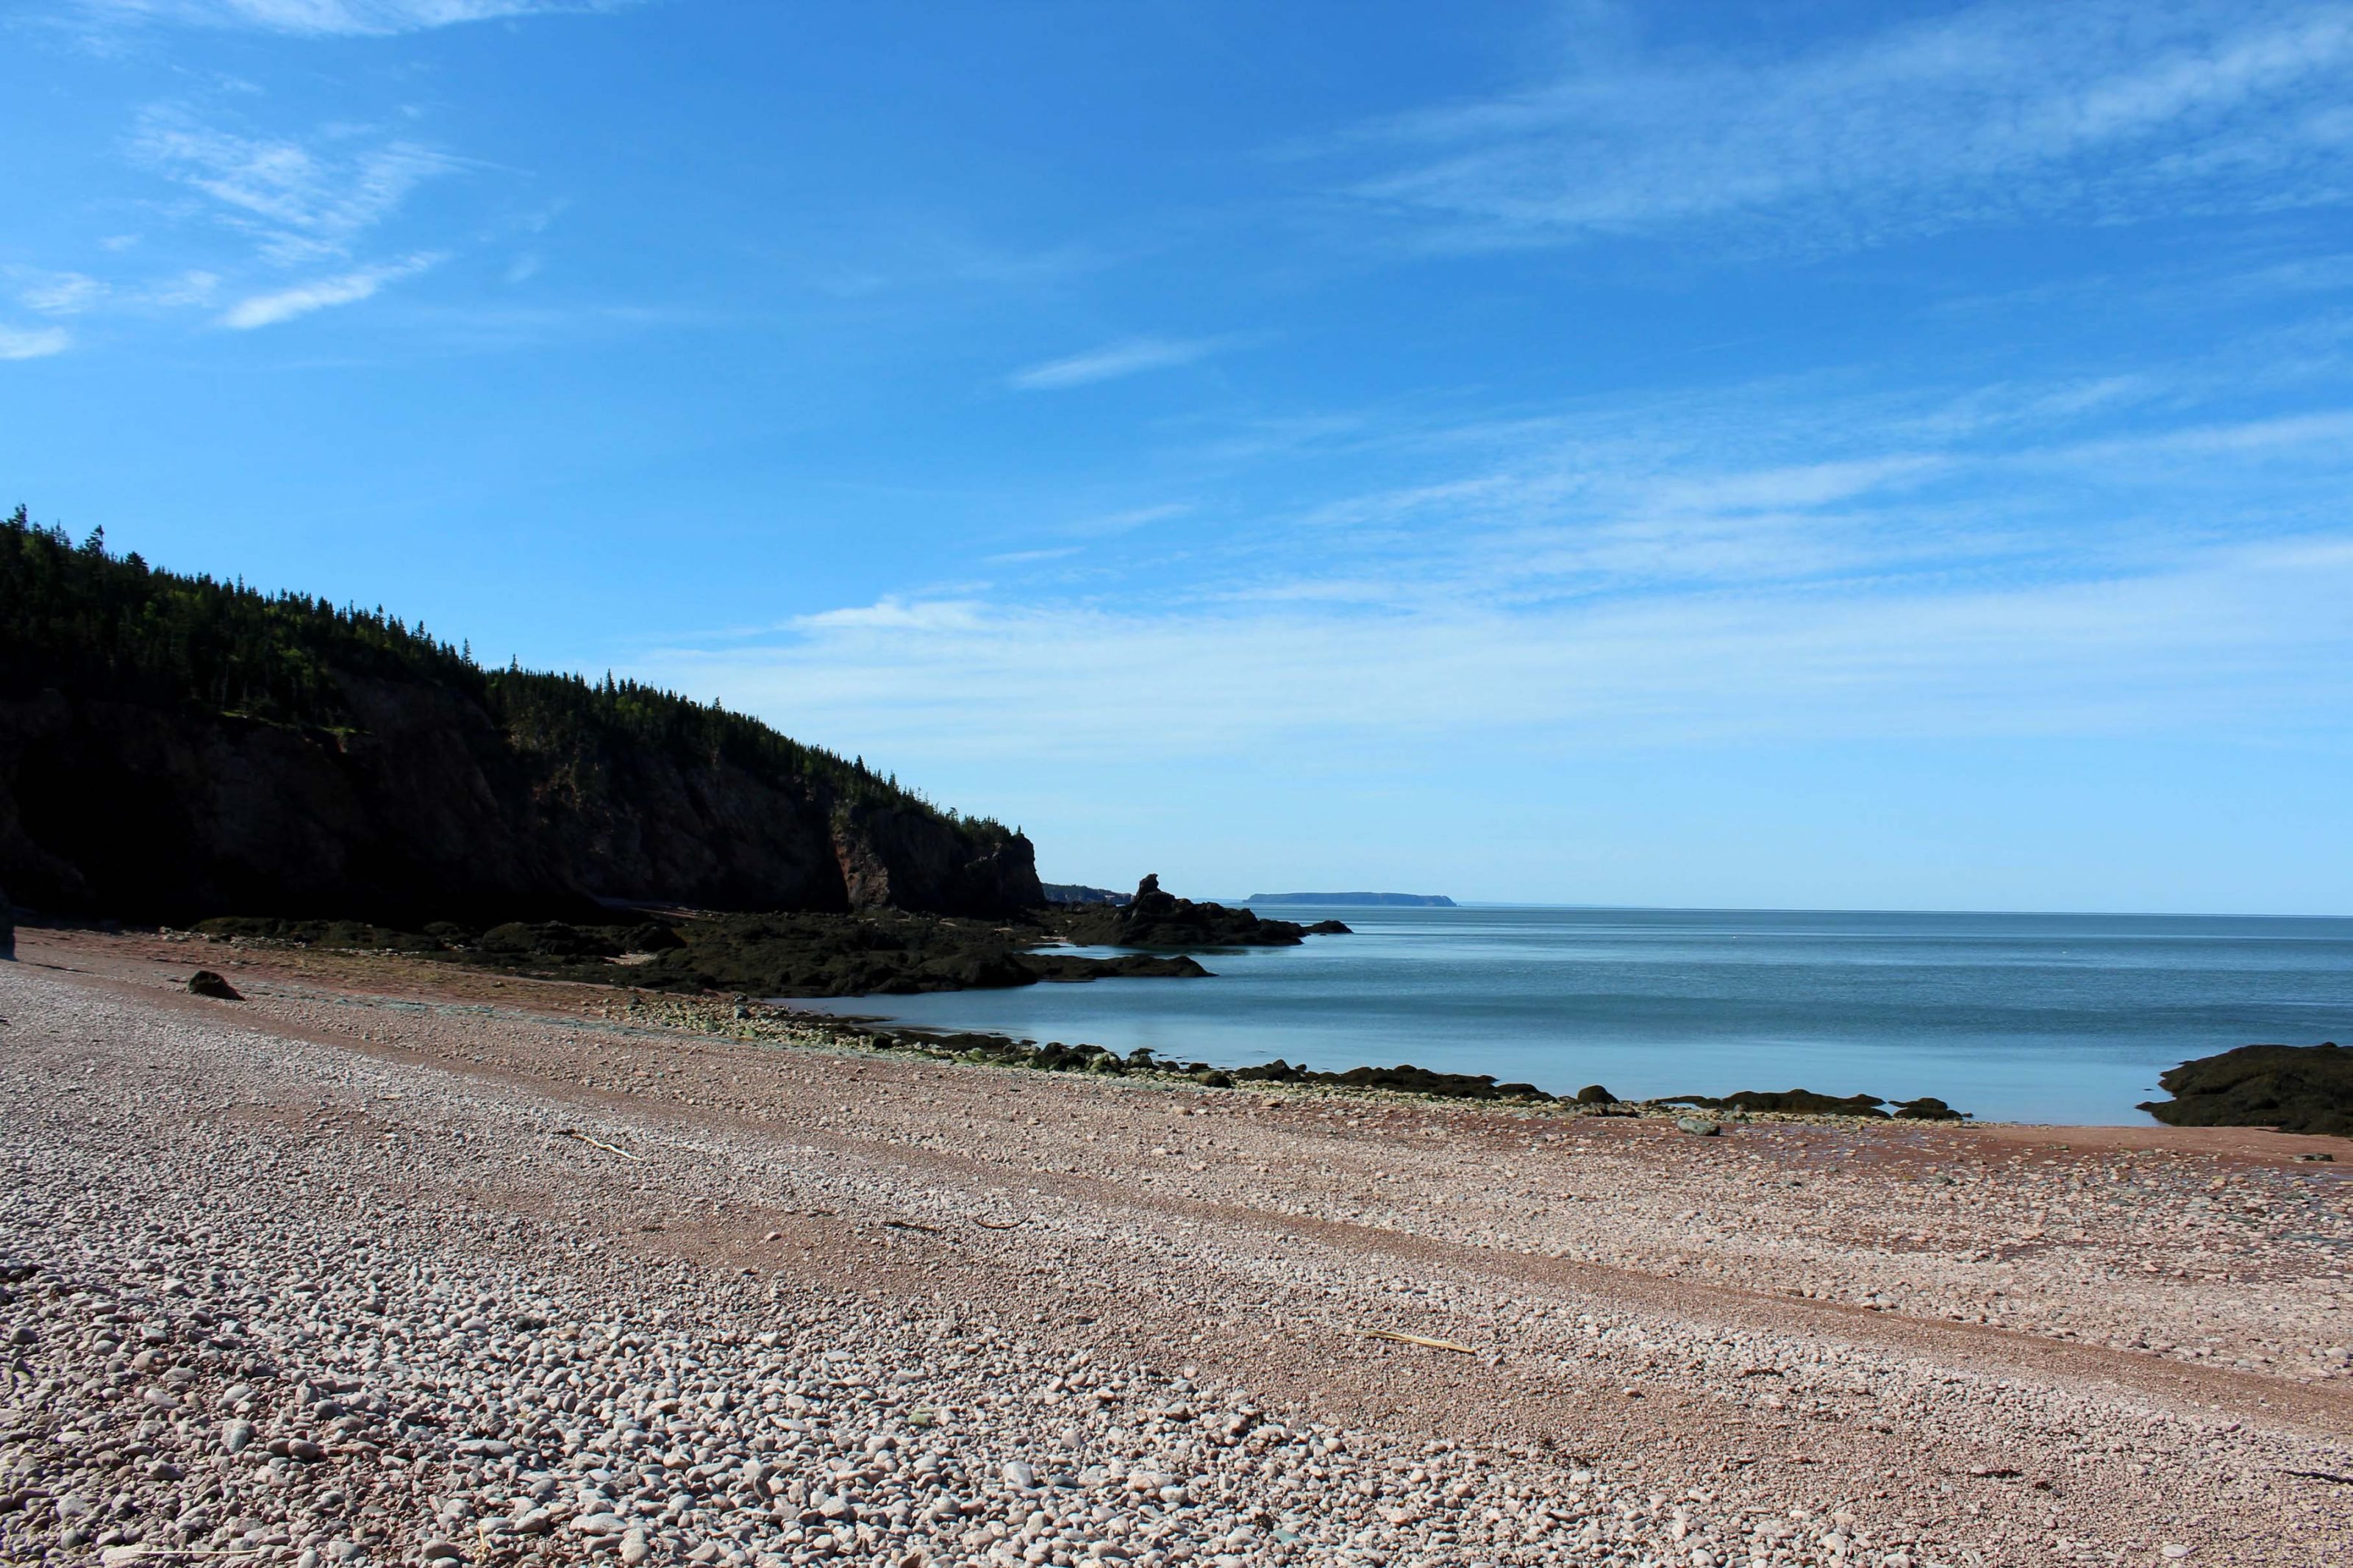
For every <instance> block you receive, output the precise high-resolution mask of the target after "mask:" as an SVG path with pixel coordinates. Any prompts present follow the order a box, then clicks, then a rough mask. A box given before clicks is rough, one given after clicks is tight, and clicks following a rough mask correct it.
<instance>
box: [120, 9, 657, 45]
mask: <svg viewBox="0 0 2353 1568" xmlns="http://www.w3.org/2000/svg"><path fill="white" fill-rule="evenodd" d="M613 8H615V7H614V5H611V4H597V3H596V0H85V5H84V10H85V11H87V12H88V13H90V14H91V15H93V16H96V17H98V18H100V20H104V21H113V22H155V23H164V24H169V25H174V26H195V27H222V28H247V29H253V30H257V31H262V32H272V33H290V34H294V35H297V36H304V37H354V36H356V37H383V36H386V35H389V34H394V33H413V32H421V31H424V30H426V29H427V28H432V27H448V26H458V25H460V24H463V23H467V22H489V21H497V20H501V19H503V18H512V17H522V16H549V15H557V14H563V13H566V12H581V11H598V10H610V9H613Z"/></svg>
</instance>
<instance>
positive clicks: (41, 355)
mask: <svg viewBox="0 0 2353 1568" xmlns="http://www.w3.org/2000/svg"><path fill="white" fill-rule="evenodd" d="M71 347H73V334H72V333H71V332H69V331H66V330H65V329H64V328H63V327H0V360H20V359H47V357H48V356H49V355H51V354H61V353H65V352H66V350H68V349H69V348H71Z"/></svg>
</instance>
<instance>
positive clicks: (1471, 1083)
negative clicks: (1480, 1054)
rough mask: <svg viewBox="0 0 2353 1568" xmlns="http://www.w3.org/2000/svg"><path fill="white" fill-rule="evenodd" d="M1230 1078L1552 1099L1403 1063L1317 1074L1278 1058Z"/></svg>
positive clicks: (1447, 1096)
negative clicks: (1387, 1066)
mask: <svg viewBox="0 0 2353 1568" xmlns="http://www.w3.org/2000/svg"><path fill="white" fill-rule="evenodd" d="M1228 1076H1229V1077H1230V1078H1231V1079H1233V1081H1235V1082H1237V1083H1298V1084H1319V1083H1320V1084H1330V1085H1332V1086H1333V1087H1334V1088H1336V1089H1392V1090H1395V1091H1397V1092H1398V1093H1401V1094H1427V1095H1434V1096H1436V1097H1438V1098H1440V1099H1443V1100H1533V1101H1536V1102H1539V1103H1542V1102H1548V1101H1550V1100H1552V1099H1553V1096H1551V1095H1549V1094H1546V1092H1545V1091H1544V1090H1543V1089H1538V1088H1537V1087H1536V1086H1535V1085H1534V1084H1532V1083H1497V1082H1496V1081H1495V1078H1494V1075H1493V1073H1462V1072H1433V1071H1431V1070H1430V1068H1418V1067H1415V1066H1414V1065H1413V1064H1412V1063H1411V1062H1400V1063H1398V1065H1397V1066H1396V1067H1393V1068H1376V1067H1362V1068H1349V1069H1348V1070H1347V1071H1345V1072H1317V1071H1315V1070H1314V1068H1303V1067H1293V1066H1292V1065H1291V1064H1290V1063H1289V1062H1287V1061H1284V1060H1283V1059H1282V1058H1281V1057H1277V1058H1275V1059H1274V1060H1272V1061H1271V1062H1268V1063H1266V1064H1264V1065H1263V1066H1261V1067H1254V1068H1234V1069H1233V1070H1232V1072H1231V1073H1230V1074H1229V1075H1228Z"/></svg>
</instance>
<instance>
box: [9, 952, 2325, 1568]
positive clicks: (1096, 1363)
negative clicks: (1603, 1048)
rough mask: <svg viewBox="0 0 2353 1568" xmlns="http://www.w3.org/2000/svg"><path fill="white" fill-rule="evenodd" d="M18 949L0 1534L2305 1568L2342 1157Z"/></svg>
mask: <svg viewBox="0 0 2353 1568" xmlns="http://www.w3.org/2000/svg"><path fill="white" fill-rule="evenodd" d="M19 953H20V962H19V963H15V964H6V965H0V1015H5V1018H6V1020H7V1021H6V1025H5V1027H0V1094H5V1103H6V1105H7V1107H8V1113H7V1124H8V1127H9V1130H10V1131H9V1136H8V1138H7V1140H6V1144H5V1152H0V1157H5V1160H6V1162H7V1166H8V1177H9V1179H8V1183H7V1187H6V1194H5V1207H0V1341H5V1346H0V1350H5V1362H0V1368H5V1377H0V1562H5V1563H91V1562H94V1563H106V1564H110V1565H115V1568H120V1565H122V1564H127V1563H141V1562H157V1563H172V1562H196V1561H212V1560H215V1559H219V1560H223V1561H230V1562H239V1563H286V1564H290V1565H295V1568H320V1565H321V1564H336V1563H362V1564H391V1563H402V1564H426V1563H500V1564H518V1565H520V1564H530V1563H550V1564H553V1563H622V1564H628V1565H632V1568H634V1565H635V1564H638V1563H705V1564H709V1563H724V1564H727V1565H728V1568H749V1565H757V1568H776V1565H778V1564H800V1563H820V1562H841V1563H890V1564H895V1565H899V1568H941V1565H948V1564H1005V1565H1008V1568H1009V1565H1011V1564H1017V1563H1018V1564H1041V1563H1054V1564H1058V1565H1070V1564H1078V1563H1138V1564H1143V1565H1145V1568H1163V1565H1167V1564H1177V1563H1198V1564H1219V1565H1229V1564H1257V1563H1281V1564H1293V1563H1301V1564H1303V1563H1361V1564H1367V1565H1384V1568H1385V1565H1389V1564H1398V1565H1404V1564H1420V1563H1427V1564H1432V1565H1435V1564H1450V1565H1451V1564H1474V1563H1485V1564H1504V1563H1514V1564H1519V1563H1526V1564H1535V1563H1625V1564H1636V1563H1641V1564H1660V1565H1664V1564H1675V1565H1678V1568H1730V1565H1734V1564H1746V1563H1837V1564H1855V1563H1871V1564H1878V1565H1881V1568H1921V1565H1926V1564H1932V1563H1935V1564H1952V1565H1960V1564H1968V1565H1971V1568H1984V1565H1989V1564H1997V1563H2075V1562H2081V1563H2168V1562H2178V1561H2183V1560H2189V1561H2194V1562H2216V1563H2334V1562H2346V1561H2353V1348H2348V1347H2353V1279H2348V1264H2353V1205H2348V1188H2347V1186H2346V1183H2347V1181H2348V1179H2353V1145H2348V1144H2347V1143H2346V1142H2345V1141H2343V1140H2334V1139H2325V1138H2307V1137H2295V1136H2290V1135H2285V1134H2277V1133H2268V1132H2262V1131H2230V1130H2174V1129H2163V1128H2155V1127H2152V1128H2147V1129H2136V1128H2099V1129H2087V1128H2075V1129H2057V1128H2027V1127H2007V1126H1985V1127H1948V1126H1933V1125H1915V1124H1906V1125H1903V1126H1895V1125H1888V1124H1881V1125H1867V1124H1862V1123H1856V1122H1839V1121H1794V1120H1793V1121H1771V1120H1758V1121H1748V1122H1732V1123H1726V1124H1725V1125H1724V1126H1723V1128H1722V1130H1721V1131H1718V1132H1715V1133H1714V1134H1713V1135H1708V1136H1699V1135H1694V1133H1692V1132H1689V1131H1683V1130H1680V1129H1678V1128H1677V1126H1676V1125H1675V1123H1674V1121H1672V1120H1671V1119H1661V1118H1639V1117H1636V1118H1624V1117H1616V1118H1613V1117H1595V1116H1578V1115H1575V1114H1573V1113H1572V1112H1571V1111H1570V1110H1568V1109H1567V1108H1554V1109H1550V1110H1504V1109H1498V1108H1493V1107H1478V1106H1472V1107H1464V1106H1461V1105H1441V1104H1437V1103H1432V1102H1426V1101H1419V1100H1410V1099H1408V1098H1406V1097H1402V1096H1382V1095H1347V1094H1342V1093H1336V1092H1330V1091H1324V1090H1313V1091H1311V1090H1284V1091H1279V1092H1276V1091H1261V1090H1256V1089H1247V1090H1246V1089H1205V1088H1200V1087H1198V1086H1193V1085H1183V1084H1174V1083H1167V1082H1158V1081H1150V1080H1124V1079H1090V1078H1084V1077H1079V1076H1073V1075H1066V1074H1050V1073H1041V1072H1029V1071H1020V1070H1015V1069H1005V1068H984V1067H975V1066H967V1065H962V1064H957V1063H953V1062H941V1061H936V1060H932V1059H929V1058H922V1057H917V1056H909V1055H905V1054H886V1053H874V1052H861V1051H858V1050H855V1049H852V1048H849V1047H846V1046H844V1045H843V1044H842V1043H841V1042H839V1040H838V1039H836V1038H834V1037H831V1036H829V1035H828V1034H827V1033H825V1031H824V1030H823V1029H822V1028H821V1027H819V1026H817V1025H815V1024H814V1023H805V1022H804V1021H801V1020H797V1019H795V1018H794V1017H793V1016H790V1015H788V1014H784V1013H781V1012H776V1011H772V1010H765V1009H746V1008H739V1007H735V1006H733V1005H709V1004H702V1003H693V1002H679V1001H670V1000H656V999H648V998H641V997H632V996H631V995H630V994H629V993H628V992H627V991H626V990H614V989H607V988H598V987H588V986H579V985H556V984H538V983H533V982H529V981H522V980H514V979H499V978H493V977H491V976H489V975H486V974H482V973H459V972H454V971H446V970H442V969H439V968H438V967H437V966H435V965H432V964H430V963H426V962H423V961H417V960H390V959H386V960H384V961H381V962H376V961H368V960H363V959H358V958H353V959H348V960H345V959H330V958H324V957H313V956H308V955H302V954H297V953H292V952H271V951H267V950H234V951H233V950H230V949H228V948H227V947H224V946H220V945H217V944H207V943H204V942H170V941H165V940H162V939H158V938H154V937H134V936H120V937H117V936H101V935H95V934H81V933H62V932H54V931H25V932H22V933H21V935H20V943H19ZM198 967H207V968H213V969H218V970H220V971H222V972H223V973H226V974H227V976H228V978H229V979H230V981H231V982H232V983H233V984H234V985H235V987H236V988H237V991H238V992H239V993H240V994H241V995H242V998H243V999H242V1000H239V1001H234V1002H231V1001H220V1000H214V999H208V998H204V997H196V996H191V995H189V994H186V991H185V982H186V979H187V976H188V974H189V973H191V972H192V971H193V970H194V969H195V968H198Z"/></svg>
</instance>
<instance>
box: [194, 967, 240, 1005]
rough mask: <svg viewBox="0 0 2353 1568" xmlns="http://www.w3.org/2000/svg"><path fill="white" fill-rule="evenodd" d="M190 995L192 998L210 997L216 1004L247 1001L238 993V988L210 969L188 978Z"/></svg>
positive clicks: (199, 971)
mask: <svg viewBox="0 0 2353 1568" xmlns="http://www.w3.org/2000/svg"><path fill="white" fill-rule="evenodd" d="M188 994H189V995H191V996H209V997H211V998H212V999H213V1000H214V1001H216V1002H242V1001H244V1000H245V998H244V996H243V995H241V994H239V993H238V991H237V987H236V986H234V985H231V984H229V983H228V981H227V978H226V977H224V976H222V975H220V974H217V973H214V972H213V971H212V970H209V969H199V970H197V971H196V972H195V973H194V974H191V975H189V976H188Z"/></svg>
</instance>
